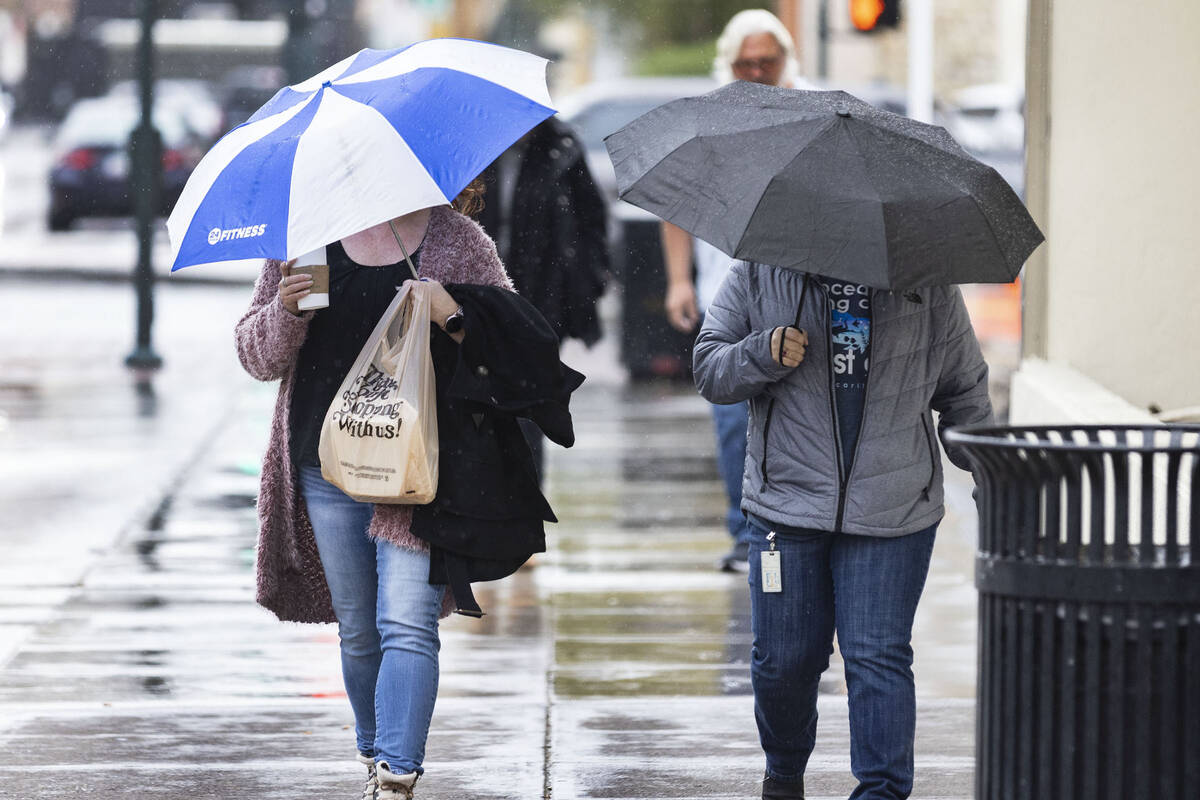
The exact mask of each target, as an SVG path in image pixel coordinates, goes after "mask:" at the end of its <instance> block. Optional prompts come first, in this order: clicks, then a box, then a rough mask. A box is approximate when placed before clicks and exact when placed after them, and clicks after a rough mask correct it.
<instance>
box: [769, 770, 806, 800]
mask: <svg viewBox="0 0 1200 800" xmlns="http://www.w3.org/2000/svg"><path fill="white" fill-rule="evenodd" d="M762 800H804V779H803V778H801V779H800V780H798V781H781V780H778V779H777V778H772V777H771V776H770V775H763V788H762Z"/></svg>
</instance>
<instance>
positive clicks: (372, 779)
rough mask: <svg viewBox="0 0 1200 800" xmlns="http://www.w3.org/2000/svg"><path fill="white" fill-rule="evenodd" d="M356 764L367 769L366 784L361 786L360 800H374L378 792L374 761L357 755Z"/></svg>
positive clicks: (360, 754)
mask: <svg viewBox="0 0 1200 800" xmlns="http://www.w3.org/2000/svg"><path fill="white" fill-rule="evenodd" d="M358 763H360V764H362V765H364V766H365V767H366V768H367V782H366V783H365V784H363V791H362V800H375V798H376V794H377V793H378V792H379V778H377V777H376V775H375V759H373V758H370V757H368V756H364V755H363V754H362V753H359V754H358Z"/></svg>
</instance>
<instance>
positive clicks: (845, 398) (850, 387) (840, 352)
mask: <svg viewBox="0 0 1200 800" xmlns="http://www.w3.org/2000/svg"><path fill="white" fill-rule="evenodd" d="M820 280H821V284H822V285H823V286H824V287H825V291H826V293H827V295H828V297H829V311H830V323H831V327H830V342H829V355H830V358H831V359H832V361H833V397H834V402H835V403H836V404H837V419H838V434H839V435H840V437H841V441H842V456H843V462H844V463H845V465H846V469H849V467H850V460H851V458H852V456H853V453H854V446H855V444H856V443H857V442H858V429H859V424H860V423H861V422H862V415H863V403H864V401H865V400H866V393H867V367H868V363H869V358H870V354H871V290H870V289H868V288H867V287H866V286H862V285H861V284H857V283H848V282H847V281H840V280H837V279H835V278H824V277H822V278H821V279H820Z"/></svg>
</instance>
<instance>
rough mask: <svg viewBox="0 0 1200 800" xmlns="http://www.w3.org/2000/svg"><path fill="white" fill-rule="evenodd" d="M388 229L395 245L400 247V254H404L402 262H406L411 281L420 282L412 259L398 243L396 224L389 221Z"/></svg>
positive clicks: (402, 244) (406, 249)
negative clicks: (394, 238)
mask: <svg viewBox="0 0 1200 800" xmlns="http://www.w3.org/2000/svg"><path fill="white" fill-rule="evenodd" d="M388 227H389V228H391V229H392V236H395V237H396V244H398V245H400V252H401V253H404V260H405V261H407V262H408V269H409V271H411V272H412V276H413V280H420V278H419V277H418V276H417V268H416V267H414V266H413V263H412V259H411V258H409V255H408V248H407V247H405V246H404V242H402V241H400V234H399V232H398V231H397V230H396V223H395V222H393V221H392V220H390V219H389V220H388Z"/></svg>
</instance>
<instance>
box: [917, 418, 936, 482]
mask: <svg viewBox="0 0 1200 800" xmlns="http://www.w3.org/2000/svg"><path fill="white" fill-rule="evenodd" d="M928 416H929V415H928V414H927V413H922V414H921V427H922V428H923V429H924V430H925V446H926V447H928V448H929V482H928V483H926V484H925V489H924V491H922V492H921V494H922V496H924V498H925V499H926V500H928V499H929V491H930V490H931V489H933V479H934V478H936V477H937V453H935V452H934V450H933V438H932V437H931V436H930V435H929V419H928Z"/></svg>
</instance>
